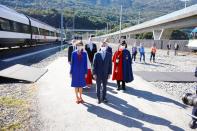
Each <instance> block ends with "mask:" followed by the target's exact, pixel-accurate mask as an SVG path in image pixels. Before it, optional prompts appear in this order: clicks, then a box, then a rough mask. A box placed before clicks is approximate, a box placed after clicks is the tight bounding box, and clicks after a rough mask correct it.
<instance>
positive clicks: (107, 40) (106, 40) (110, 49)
mask: <svg viewBox="0 0 197 131" xmlns="http://www.w3.org/2000/svg"><path fill="white" fill-rule="evenodd" d="M103 42H105V43H106V45H107V49H106V51H107V52H108V53H110V54H111V55H113V54H112V48H111V47H110V46H109V45H108V43H109V39H108V38H106V39H105V40H104V41H103Z"/></svg>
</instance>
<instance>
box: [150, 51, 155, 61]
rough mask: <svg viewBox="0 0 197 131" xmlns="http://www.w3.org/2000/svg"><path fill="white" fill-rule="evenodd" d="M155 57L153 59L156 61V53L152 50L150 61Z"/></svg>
mask: <svg viewBox="0 0 197 131" xmlns="http://www.w3.org/2000/svg"><path fill="white" fill-rule="evenodd" d="M152 58H153V61H154V62H155V53H153V52H151V55H150V61H151V60H152Z"/></svg>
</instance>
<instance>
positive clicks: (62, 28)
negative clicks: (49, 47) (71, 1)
mask: <svg viewBox="0 0 197 131" xmlns="http://www.w3.org/2000/svg"><path fill="white" fill-rule="evenodd" d="M61 4H62V8H61V47H60V50H62V46H63V32H64V31H63V30H64V27H63V0H61Z"/></svg>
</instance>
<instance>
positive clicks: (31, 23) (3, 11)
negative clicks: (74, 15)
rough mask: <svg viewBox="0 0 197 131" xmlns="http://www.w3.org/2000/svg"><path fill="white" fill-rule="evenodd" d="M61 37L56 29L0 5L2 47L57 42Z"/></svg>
mask: <svg viewBox="0 0 197 131" xmlns="http://www.w3.org/2000/svg"><path fill="white" fill-rule="evenodd" d="M59 37H60V35H59V31H58V30H57V29H56V28H54V27H52V26H49V25H47V24H45V23H43V22H41V21H38V20H36V19H34V18H31V17H29V16H26V15H24V14H21V13H18V12H16V11H15V10H12V9H10V8H8V7H6V6H4V5H0V47H12V46H23V45H33V44H34V45H35V44H37V43H48V42H55V41H58V40H59V39H60V38H59Z"/></svg>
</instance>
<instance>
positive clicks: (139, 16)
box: [137, 11, 141, 24]
mask: <svg viewBox="0 0 197 131" xmlns="http://www.w3.org/2000/svg"><path fill="white" fill-rule="evenodd" d="M140 19H141V12H140V11H139V13H138V22H137V23H138V24H140Z"/></svg>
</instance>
